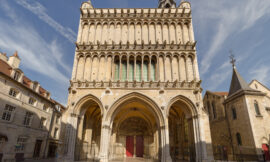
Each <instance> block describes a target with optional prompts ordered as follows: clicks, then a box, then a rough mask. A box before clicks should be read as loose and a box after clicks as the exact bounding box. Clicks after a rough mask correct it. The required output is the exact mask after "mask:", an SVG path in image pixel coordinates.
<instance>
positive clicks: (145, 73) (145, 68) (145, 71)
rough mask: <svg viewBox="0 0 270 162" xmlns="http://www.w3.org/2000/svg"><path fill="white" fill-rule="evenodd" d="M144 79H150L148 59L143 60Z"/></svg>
mask: <svg viewBox="0 0 270 162" xmlns="http://www.w3.org/2000/svg"><path fill="white" fill-rule="evenodd" d="M143 80H145V81H148V61H144V62H143Z"/></svg>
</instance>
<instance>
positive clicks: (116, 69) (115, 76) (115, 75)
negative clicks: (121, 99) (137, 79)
mask: <svg viewBox="0 0 270 162" xmlns="http://www.w3.org/2000/svg"><path fill="white" fill-rule="evenodd" d="M119 69H120V64H119V61H116V62H115V73H114V79H115V80H116V81H117V80H119Z"/></svg>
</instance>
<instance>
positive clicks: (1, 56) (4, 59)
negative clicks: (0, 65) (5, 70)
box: [0, 52, 8, 62]
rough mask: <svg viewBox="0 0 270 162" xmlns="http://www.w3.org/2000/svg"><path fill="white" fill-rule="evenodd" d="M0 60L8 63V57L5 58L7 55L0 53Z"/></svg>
mask: <svg viewBox="0 0 270 162" xmlns="http://www.w3.org/2000/svg"><path fill="white" fill-rule="evenodd" d="M0 60H3V61H5V62H7V61H8V57H7V54H6V53H1V52H0Z"/></svg>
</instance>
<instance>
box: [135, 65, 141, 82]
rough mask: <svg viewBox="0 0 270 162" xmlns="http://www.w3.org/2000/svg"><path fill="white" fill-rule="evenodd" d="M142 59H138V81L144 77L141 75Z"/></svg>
mask: <svg viewBox="0 0 270 162" xmlns="http://www.w3.org/2000/svg"><path fill="white" fill-rule="evenodd" d="M141 69H142V68H141V61H140V60H138V61H137V62H136V80H137V81H141V79H142V77H141Z"/></svg>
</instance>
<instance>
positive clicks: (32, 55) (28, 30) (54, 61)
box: [0, 0, 71, 84]
mask: <svg viewBox="0 0 270 162" xmlns="http://www.w3.org/2000/svg"><path fill="white" fill-rule="evenodd" d="M1 3H2V5H4V6H5V7H7V8H8V7H9V4H8V3H7V1H5V0H1ZM13 14H14V16H15V17H18V15H16V12H13ZM0 26H1V28H0V35H1V37H0V47H1V49H2V50H4V51H7V52H14V51H15V50H17V51H18V52H19V56H20V58H21V59H22V64H23V65H24V66H25V67H26V68H28V69H30V70H32V71H36V72H38V73H41V74H43V75H45V76H47V77H50V78H51V79H53V80H55V81H56V82H58V83H62V84H63V83H64V84H67V83H68V80H69V79H68V77H67V76H66V75H65V74H63V73H62V72H61V70H60V69H62V70H63V71H64V73H70V72H71V68H70V67H69V66H67V65H66V64H64V62H63V60H62V59H61V58H62V57H63V53H64V52H63V50H62V49H61V45H60V44H57V42H56V41H55V40H53V41H51V42H47V41H45V40H44V39H43V38H42V36H41V35H40V34H39V33H38V32H37V31H36V29H35V28H33V27H32V26H31V24H30V23H28V22H27V21H25V20H20V19H16V21H14V20H13V19H11V20H5V19H1V18H0ZM59 68H60V69H59Z"/></svg>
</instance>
